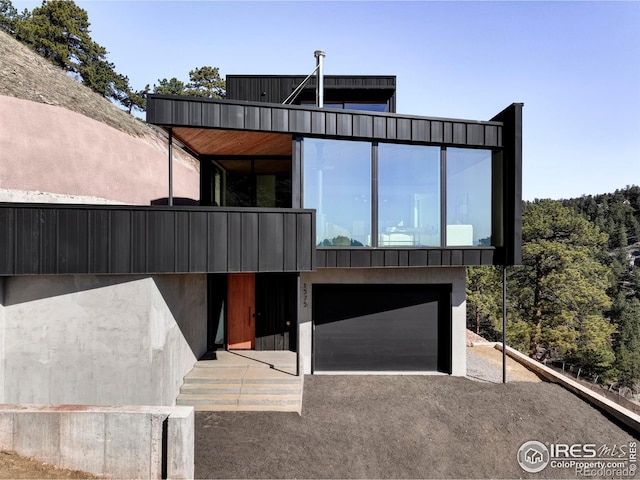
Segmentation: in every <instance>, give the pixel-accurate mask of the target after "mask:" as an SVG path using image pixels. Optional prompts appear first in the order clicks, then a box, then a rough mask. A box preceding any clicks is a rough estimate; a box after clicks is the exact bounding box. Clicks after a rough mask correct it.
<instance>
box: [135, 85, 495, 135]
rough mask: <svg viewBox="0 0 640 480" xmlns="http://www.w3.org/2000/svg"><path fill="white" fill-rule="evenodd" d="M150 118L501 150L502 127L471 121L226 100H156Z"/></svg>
mask: <svg viewBox="0 0 640 480" xmlns="http://www.w3.org/2000/svg"><path fill="white" fill-rule="evenodd" d="M148 102H149V104H151V105H154V107H153V108H151V109H150V112H151V113H149V114H148V115H147V120H148V122H149V123H154V124H159V125H166V126H191V127H200V126H204V127H210V128H226V129H236V130H237V129H240V130H248V131H262V132H285V133H291V134H294V135H296V134H298V135H307V134H314V135H326V136H334V137H335V136H338V137H354V138H367V139H370V140H373V141H375V140H380V141H385V140H401V141H408V142H422V143H427V142H428V143H443V144H450V145H461V146H465V145H468V146H474V147H482V146H487V147H501V141H502V128H503V127H502V126H501V125H496V124H487V123H483V122H476V121H471V120H469V121H466V120H447V119H429V118H416V117H405V116H401V115H390V114H376V113H373V112H371V113H357V112H353V111H330V110H326V111H325V110H321V111H318V110H317V109H312V107H310V108H309V109H304V108H300V107H289V106H280V105H269V106H266V105H265V106H263V105H261V104H255V105H246V104H243V105H236V104H233V103H229V102H226V103H225V102H224V101H222V100H220V101H218V102H219V103H216V102H215V101H211V100H207V99H204V100H203V99H197V98H191V97H186V98H171V99H167V98H157V97H154V96H151V97H150V98H149V99H148Z"/></svg>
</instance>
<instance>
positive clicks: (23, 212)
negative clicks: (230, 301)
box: [0, 204, 315, 275]
mask: <svg viewBox="0 0 640 480" xmlns="http://www.w3.org/2000/svg"><path fill="white" fill-rule="evenodd" d="M314 240H315V212H314V211H313V210H302V209H286V210H283V209H239V208H237V209H227V208H218V207H215V208H214V207H211V208H206V207H172V208H163V207H130V206H126V207H122V206H93V205H92V206H77V205H73V206H71V205H41V204H1V205H0V275H49V274H91V273H99V274H117V273H131V274H135V273H192V272H194V273H195V272H210V273H215V272H300V271H310V270H313V269H314V268H315V244H314Z"/></svg>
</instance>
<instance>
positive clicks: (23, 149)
mask: <svg viewBox="0 0 640 480" xmlns="http://www.w3.org/2000/svg"><path fill="white" fill-rule="evenodd" d="M0 112H3V114H6V115H5V117H6V118H11V121H10V122H9V121H5V122H2V128H0V152H2V162H1V163H0V189H3V190H5V191H6V192H8V191H27V192H28V191H34V192H46V193H54V194H62V195H67V196H72V197H73V196H81V197H97V198H99V199H107V200H113V201H116V202H123V203H127V204H134V205H149V203H150V202H151V200H155V199H159V198H165V197H167V195H168V155H167V147H166V145H165V144H164V143H163V142H161V140H160V139H158V138H157V137H156V136H155V135H153V134H151V133H150V134H149V135H147V136H145V137H135V136H132V135H129V134H127V133H124V132H121V131H120V130H116V129H115V128H112V127H110V126H108V125H106V124H104V123H101V122H98V121H96V120H93V119H91V118H88V117H85V116H84V115H81V114H79V113H76V112H72V111H71V110H67V109H65V108H62V107H56V106H53V105H46V104H44V103H37V102H31V101H29V100H21V99H18V98H13V97H7V96H1V95H0ZM175 150H176V151H175V158H174V169H173V184H174V189H173V194H174V196H175V197H185V198H189V199H193V200H198V199H199V198H200V174H199V169H198V165H197V162H196V161H194V160H189V159H188V158H187V157H186V156H184V158H183V156H182V155H181V154H180V153H179V152H178V151H177V149H175ZM6 192H5V193H6ZM0 194H2V192H1V191H0ZM7 195H8V194H7ZM12 196H15V195H14V194H12ZM42 199H46V196H41V197H40V200H42ZM4 201H17V200H11V199H10V198H7V199H5V200H4ZM26 201H30V200H26ZM36 201H38V200H36ZM45 201H46V200H45Z"/></svg>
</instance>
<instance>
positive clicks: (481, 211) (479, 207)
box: [447, 148, 491, 247]
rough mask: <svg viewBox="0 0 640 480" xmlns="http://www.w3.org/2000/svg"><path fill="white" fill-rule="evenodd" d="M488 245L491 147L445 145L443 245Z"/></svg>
mask: <svg viewBox="0 0 640 480" xmlns="http://www.w3.org/2000/svg"><path fill="white" fill-rule="evenodd" d="M488 245H491V150H474V149H468V148H447V246H450V247H453V246H488Z"/></svg>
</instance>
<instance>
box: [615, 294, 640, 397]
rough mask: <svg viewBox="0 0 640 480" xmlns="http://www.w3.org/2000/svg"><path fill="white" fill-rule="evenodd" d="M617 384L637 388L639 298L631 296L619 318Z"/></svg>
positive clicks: (639, 374) (639, 359)
mask: <svg viewBox="0 0 640 480" xmlns="http://www.w3.org/2000/svg"><path fill="white" fill-rule="evenodd" d="M615 365H616V368H617V370H618V372H619V373H618V384H619V385H620V386H622V387H628V388H631V389H634V390H637V389H638V388H637V384H638V383H639V382H640V300H638V298H633V299H631V301H630V302H629V303H628V305H627V306H626V308H625V309H624V311H623V312H622V315H621V318H620V325H619V327H618V334H617V342H616V363H615Z"/></svg>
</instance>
